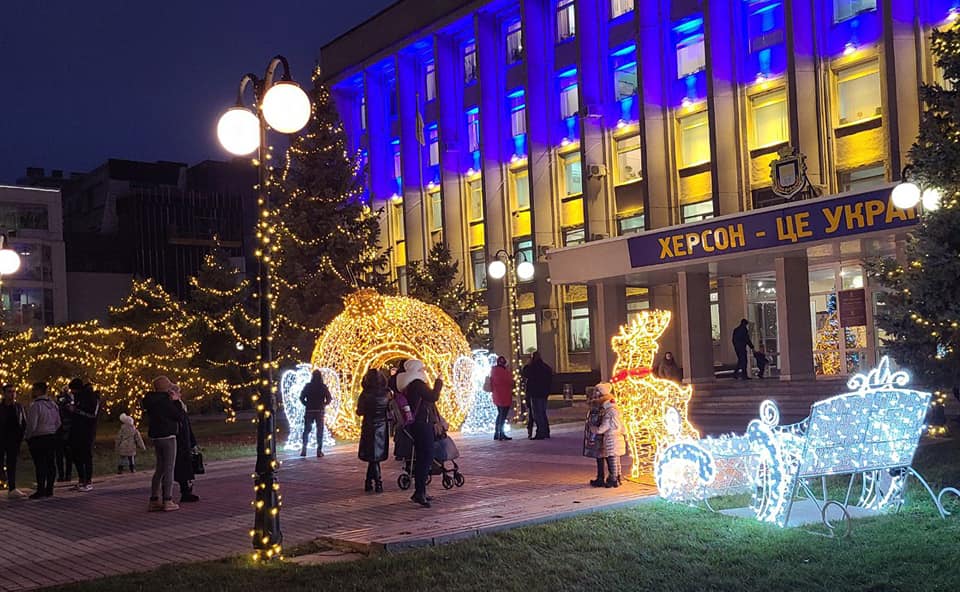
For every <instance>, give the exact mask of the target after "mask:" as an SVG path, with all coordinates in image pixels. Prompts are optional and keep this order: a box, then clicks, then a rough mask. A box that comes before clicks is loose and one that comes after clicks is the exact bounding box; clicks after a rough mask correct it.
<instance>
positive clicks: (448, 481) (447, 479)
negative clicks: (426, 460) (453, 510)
mask: <svg viewBox="0 0 960 592" xmlns="http://www.w3.org/2000/svg"><path fill="white" fill-rule="evenodd" d="M442 483H443V488H444V489H453V477H451V476H450V475H444V476H443V481H442Z"/></svg>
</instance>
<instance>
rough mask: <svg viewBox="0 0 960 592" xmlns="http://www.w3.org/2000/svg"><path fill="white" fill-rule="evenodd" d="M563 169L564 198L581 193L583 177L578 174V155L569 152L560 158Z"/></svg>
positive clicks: (577, 153)
mask: <svg viewBox="0 0 960 592" xmlns="http://www.w3.org/2000/svg"><path fill="white" fill-rule="evenodd" d="M560 161H561V166H562V168H563V192H564V195H566V196H571V195H580V194H581V193H583V177H582V176H581V174H580V153H579V152H571V153H570V154H565V155H563V156H561V157H560Z"/></svg>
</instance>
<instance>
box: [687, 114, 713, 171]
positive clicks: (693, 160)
mask: <svg viewBox="0 0 960 592" xmlns="http://www.w3.org/2000/svg"><path fill="white" fill-rule="evenodd" d="M705 162H710V124H709V121H708V119H707V112H706V111H701V112H699V113H694V114H692V115H687V116H685V117H681V118H680V167H681V168H686V167H690V166H695V165H698V164H703V163H705Z"/></svg>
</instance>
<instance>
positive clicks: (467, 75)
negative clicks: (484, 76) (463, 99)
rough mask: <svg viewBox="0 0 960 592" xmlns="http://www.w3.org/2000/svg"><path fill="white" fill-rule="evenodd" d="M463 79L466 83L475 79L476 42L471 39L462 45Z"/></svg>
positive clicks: (470, 82)
mask: <svg viewBox="0 0 960 592" xmlns="http://www.w3.org/2000/svg"><path fill="white" fill-rule="evenodd" d="M463 81H464V83H466V84H472V83H474V82H476V81H477V44H476V43H474V42H473V41H471V42H469V43H467V44H466V45H464V46H463Z"/></svg>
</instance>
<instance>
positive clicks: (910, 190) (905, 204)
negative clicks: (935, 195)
mask: <svg viewBox="0 0 960 592" xmlns="http://www.w3.org/2000/svg"><path fill="white" fill-rule="evenodd" d="M890 198H891V199H892V200H893V205H895V206H897V207H898V208H900V209H901V210H907V209H909V208H912V207H914V206H916V205H917V204H918V203H920V188H919V187H917V186H916V185H915V184H913V183H910V182H909V181H907V182H905V183H900V184H899V185H897V186H896V187H894V188H893V191H892V192H891V193H890Z"/></svg>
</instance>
